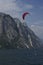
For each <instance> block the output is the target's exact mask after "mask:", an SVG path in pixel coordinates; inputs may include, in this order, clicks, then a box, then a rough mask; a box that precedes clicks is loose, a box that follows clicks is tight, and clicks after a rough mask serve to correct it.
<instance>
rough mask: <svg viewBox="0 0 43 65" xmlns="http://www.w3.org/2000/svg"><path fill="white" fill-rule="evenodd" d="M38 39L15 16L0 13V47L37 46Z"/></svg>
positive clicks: (38, 43)
mask: <svg viewBox="0 0 43 65" xmlns="http://www.w3.org/2000/svg"><path fill="white" fill-rule="evenodd" d="M38 47H40V39H39V38H38V37H37V36H36V35H35V34H34V32H33V31H32V30H31V29H30V28H28V26H27V25H24V24H22V23H21V22H20V20H19V19H17V18H14V19H13V18H12V17H11V16H10V15H7V14H3V13H0V48H38Z"/></svg>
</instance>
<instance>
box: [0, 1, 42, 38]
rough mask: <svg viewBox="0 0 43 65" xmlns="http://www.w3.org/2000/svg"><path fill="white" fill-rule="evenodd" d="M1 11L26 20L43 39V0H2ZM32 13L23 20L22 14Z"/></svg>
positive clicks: (0, 3)
mask: <svg viewBox="0 0 43 65" xmlns="http://www.w3.org/2000/svg"><path fill="white" fill-rule="evenodd" d="M0 12H4V13H7V14H10V15H11V16H12V17H14V18H16V17H17V18H19V19H20V20H21V22H26V23H27V25H28V27H30V28H31V29H32V30H33V31H34V32H35V34H36V35H38V36H39V37H40V38H42V39H43V0H0ZM24 12H29V13H30V14H29V15H27V16H26V17H25V20H24V21H23V20H22V14H23V13H24Z"/></svg>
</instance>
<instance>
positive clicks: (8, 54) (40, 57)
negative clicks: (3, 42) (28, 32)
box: [0, 49, 43, 65]
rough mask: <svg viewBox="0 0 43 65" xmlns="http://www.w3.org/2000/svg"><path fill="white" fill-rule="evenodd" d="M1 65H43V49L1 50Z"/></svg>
mask: <svg viewBox="0 0 43 65" xmlns="http://www.w3.org/2000/svg"><path fill="white" fill-rule="evenodd" d="M0 65H43V49H36V50H33V49H30V50H29V49H0Z"/></svg>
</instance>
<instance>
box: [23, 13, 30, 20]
mask: <svg viewBox="0 0 43 65" xmlns="http://www.w3.org/2000/svg"><path fill="white" fill-rule="evenodd" d="M27 14H29V13H28V12H25V13H23V15H22V18H23V20H24V19H25V16H26V15H27Z"/></svg>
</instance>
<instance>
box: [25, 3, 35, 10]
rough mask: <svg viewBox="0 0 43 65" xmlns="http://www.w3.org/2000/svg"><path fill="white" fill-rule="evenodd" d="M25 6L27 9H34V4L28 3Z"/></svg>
mask: <svg viewBox="0 0 43 65" xmlns="http://www.w3.org/2000/svg"><path fill="white" fill-rule="evenodd" d="M25 7H26V8H27V9H32V8H33V7H34V6H33V5H31V4H26V5H25Z"/></svg>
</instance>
